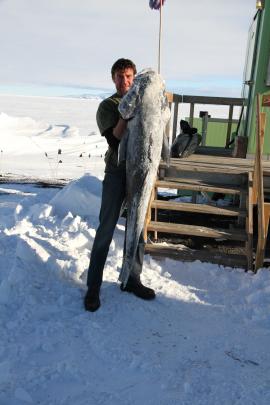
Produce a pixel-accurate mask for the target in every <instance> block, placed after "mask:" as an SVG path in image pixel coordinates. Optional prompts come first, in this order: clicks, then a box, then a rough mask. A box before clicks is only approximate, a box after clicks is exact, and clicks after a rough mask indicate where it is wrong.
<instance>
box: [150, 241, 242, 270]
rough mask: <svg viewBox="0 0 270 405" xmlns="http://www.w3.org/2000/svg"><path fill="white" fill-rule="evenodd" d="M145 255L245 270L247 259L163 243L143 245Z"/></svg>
mask: <svg viewBox="0 0 270 405" xmlns="http://www.w3.org/2000/svg"><path fill="white" fill-rule="evenodd" d="M145 253H149V254H151V255H153V256H163V257H164V256H165V257H172V258H174V259H178V260H183V261H189V262H193V261H195V260H200V261H201V262H211V263H216V264H221V265H226V266H230V267H240V268H244V269H246V268H247V257H246V255H245V253H243V255H239V253H237V254H227V253H221V252H218V251H217V250H216V249H211V250H210V251H208V252H206V251H202V250H193V249H189V248H186V247H185V246H182V245H180V246H179V245H172V244H167V243H166V244H164V243H162V244H161V243H147V244H146V245H145Z"/></svg>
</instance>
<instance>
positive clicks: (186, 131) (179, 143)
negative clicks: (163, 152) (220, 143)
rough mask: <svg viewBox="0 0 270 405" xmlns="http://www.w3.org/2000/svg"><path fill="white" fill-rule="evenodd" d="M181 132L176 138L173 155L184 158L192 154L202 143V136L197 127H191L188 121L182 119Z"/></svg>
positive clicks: (172, 150) (172, 148)
mask: <svg viewBox="0 0 270 405" xmlns="http://www.w3.org/2000/svg"><path fill="white" fill-rule="evenodd" d="M180 128H181V133H180V134H179V135H177V137H176V138H175V140H174V142H173V144H172V147H171V157H173V158H184V157H188V156H190V155H192V153H194V152H195V151H196V149H197V147H198V146H199V145H200V143H201V140H202V136H201V135H200V134H198V133H197V128H191V127H190V125H189V123H188V122H187V121H184V120H181V121H180Z"/></svg>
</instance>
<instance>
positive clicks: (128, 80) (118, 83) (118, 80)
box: [113, 68, 134, 96]
mask: <svg viewBox="0 0 270 405" xmlns="http://www.w3.org/2000/svg"><path fill="white" fill-rule="evenodd" d="M133 80H134V71H133V69H131V68H127V69H123V70H117V71H116V72H115V73H114V76H113V82H114V84H115V87H116V90H117V94H119V96H124V95H125V94H126V93H127V92H128V90H129V88H130V87H131V85H132V83H133Z"/></svg>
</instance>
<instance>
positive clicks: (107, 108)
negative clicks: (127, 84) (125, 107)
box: [96, 93, 121, 136]
mask: <svg viewBox="0 0 270 405" xmlns="http://www.w3.org/2000/svg"><path fill="white" fill-rule="evenodd" d="M120 101H121V97H120V96H119V95H118V94H116V93H115V94H113V95H112V96H110V97H108V98H106V99H105V100H103V101H102V102H101V103H100V104H99V107H98V110H97V115H96V119H97V125H98V128H99V130H100V133H101V135H103V136H104V132H105V131H106V130H107V129H109V128H114V127H115V126H116V124H117V122H118V120H119V117H120V115H119V111H118V106H119V103H120Z"/></svg>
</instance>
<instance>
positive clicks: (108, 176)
mask: <svg viewBox="0 0 270 405" xmlns="http://www.w3.org/2000/svg"><path fill="white" fill-rule="evenodd" d="M125 195H126V171H125V166H124V165H120V166H118V167H113V166H112V167H107V168H106V171H105V177H104V180H103V189H102V199H101V208H100V214H99V226H98V229H97V232H96V236H95V240H94V244H93V247H92V252H91V258H90V264H89V269H88V275H87V286H88V287H94V288H100V286H101V283H102V276H103V269H104V266H105V262H106V259H107V255H108V251H109V247H110V244H111V241H112V238H113V233H114V230H115V227H116V224H117V221H118V218H119V215H120V210H121V206H122V203H123V201H124V199H125ZM144 245H145V243H144V239H143V236H142V235H141V236H140V240H139V245H138V249H137V253H136V260H135V264H134V268H133V269H131V273H130V277H132V278H134V279H139V278H140V274H141V272H142V265H143V257H144ZM124 250H125V247H124Z"/></svg>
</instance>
